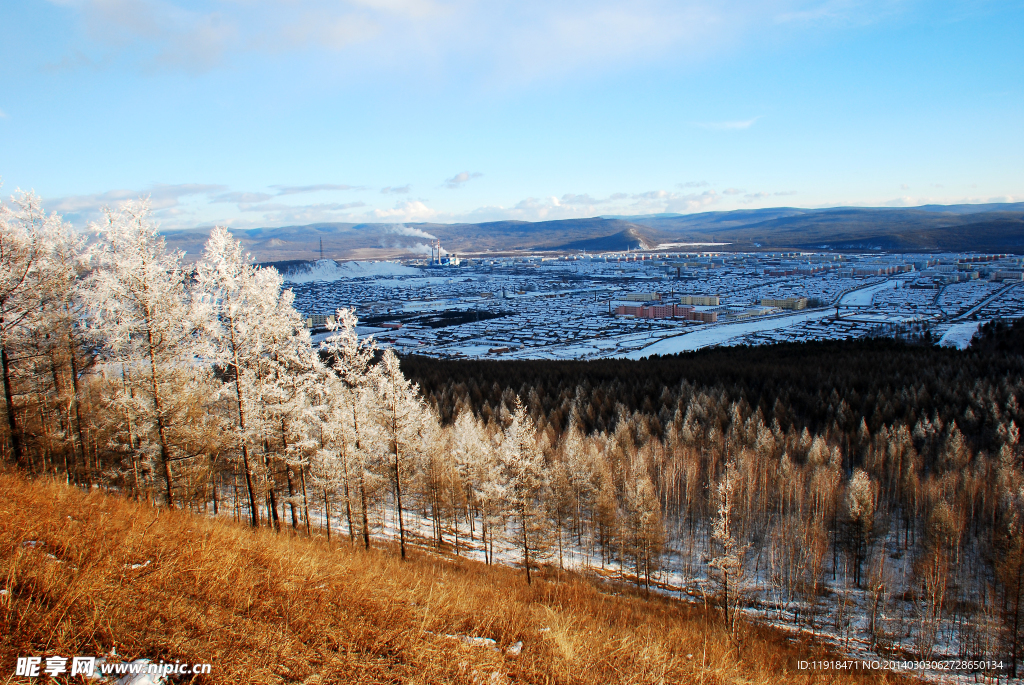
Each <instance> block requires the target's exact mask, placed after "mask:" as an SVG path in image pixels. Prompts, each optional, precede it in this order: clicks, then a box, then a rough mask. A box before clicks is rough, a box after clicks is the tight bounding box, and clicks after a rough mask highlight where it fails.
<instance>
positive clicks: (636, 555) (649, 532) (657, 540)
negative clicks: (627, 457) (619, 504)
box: [624, 460, 665, 592]
mask: <svg viewBox="0 0 1024 685" xmlns="http://www.w3.org/2000/svg"><path fill="white" fill-rule="evenodd" d="M637 462H639V460H637ZM630 471H631V474H630V478H629V480H628V482H627V483H626V492H625V510H626V520H625V525H624V528H625V530H624V537H625V538H626V552H627V554H628V555H629V556H630V557H631V558H632V560H633V568H634V570H635V572H636V583H637V585H640V582H641V579H642V580H643V582H644V587H645V589H646V591H647V592H650V589H651V573H652V572H654V571H657V570H658V568H659V566H660V561H661V554H662V546H663V545H664V543H665V527H664V524H663V522H662V514H661V505H660V503H659V502H658V496H657V494H656V493H655V490H654V483H653V482H652V481H651V478H650V475H648V473H647V469H646V468H644V466H643V464H641V463H634V464H633V467H632V468H631V469H630Z"/></svg>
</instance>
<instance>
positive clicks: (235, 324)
mask: <svg viewBox="0 0 1024 685" xmlns="http://www.w3.org/2000/svg"><path fill="white" fill-rule="evenodd" d="M196 276H197V281H198V285H199V291H200V293H201V298H200V299H201V309H202V312H203V314H204V316H203V325H204V328H205V331H204V332H205V334H206V337H207V340H208V341H209V344H210V346H209V348H208V349H207V350H205V352H206V355H207V356H208V358H209V359H210V360H211V361H212V362H214V363H215V364H218V365H219V366H221V367H222V368H224V369H226V370H228V372H229V376H230V378H231V381H230V385H231V391H230V394H231V396H232V399H233V400H234V405H235V407H234V408H235V426H236V430H234V431H233V432H234V434H235V436H236V440H237V443H238V450H239V453H240V455H241V462H242V472H243V474H244V475H245V486H246V494H247V496H248V499H249V516H250V521H251V523H252V525H253V527H256V526H258V525H259V509H258V508H257V506H256V490H255V484H254V482H253V466H252V460H251V459H250V445H251V444H254V443H258V440H259V431H258V430H253V425H252V424H253V420H252V418H251V415H253V414H257V413H258V409H257V407H259V406H260V404H261V402H260V399H261V398H260V390H261V389H262V378H261V368H260V366H261V362H262V360H261V357H262V356H263V355H264V353H265V349H266V346H265V345H264V332H263V326H262V324H263V323H264V321H263V320H264V319H265V318H267V313H268V312H272V311H273V308H274V303H275V302H276V299H277V292H276V290H279V289H280V284H279V282H276V281H275V280H274V278H273V275H272V274H271V273H270V272H267V273H263V272H262V270H261V269H259V268H257V267H256V266H254V265H253V264H252V263H251V259H250V258H249V256H248V255H246V254H245V253H243V252H242V245H241V243H240V242H239V241H236V240H234V239H233V238H232V236H231V234H230V233H229V232H228V231H227V229H224V228H221V227H217V228H214V229H213V231H212V232H211V233H210V239H209V240H208V241H207V243H206V250H205V251H204V253H203V259H202V260H201V261H200V262H199V264H198V265H197V270H196Z"/></svg>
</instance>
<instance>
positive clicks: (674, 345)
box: [617, 309, 835, 359]
mask: <svg viewBox="0 0 1024 685" xmlns="http://www.w3.org/2000/svg"><path fill="white" fill-rule="evenodd" d="M834 315H835V310H834V309H825V310H821V309H816V310H814V311H811V312H799V313H796V314H790V315H788V316H776V317H773V318H770V319H758V320H756V321H743V322H737V323H725V324H718V325H714V326H708V327H707V328H700V329H698V330H695V331H693V332H692V333H683V334H682V335H676V336H673V337H671V338H663V339H661V340H659V341H658V342H656V343H652V344H650V345H648V346H647V347H644V348H642V349H639V350H634V351H632V352H627V353H626V354H623V355H621V356H622V357H624V358H626V359H640V358H641V357H649V356H651V355H655V354H676V353H677V352H692V351H694V350H699V349H701V348H704V347H711V346H713V345H723V344H725V343H728V342H729V341H730V340H732V339H733V338H740V337H742V336H744V335H749V334H750V333H761V332H763V331H774V330H778V329H780V328H788V327H789V326H794V325H796V324H801V323H804V322H806V321H811V320H815V319H824V318H826V317H829V316H834ZM617 356H619V355H617Z"/></svg>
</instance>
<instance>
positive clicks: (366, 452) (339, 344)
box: [320, 309, 380, 549]
mask: <svg viewBox="0 0 1024 685" xmlns="http://www.w3.org/2000/svg"><path fill="white" fill-rule="evenodd" d="M356 323H357V319H356V315H355V312H354V311H352V310H351V309H338V310H337V312H336V316H335V319H334V321H331V322H329V323H328V329H329V330H330V331H331V335H330V336H328V337H327V339H326V340H324V341H323V342H322V343H321V344H320V351H321V352H322V353H323V354H324V355H326V358H327V362H326V363H327V366H328V367H329V368H330V369H331V370H332V371H333V372H334V374H335V375H336V377H337V378H338V379H339V380H340V382H341V388H339V390H342V389H343V391H340V392H334V393H331V394H330V396H329V397H328V403H329V404H328V411H329V413H330V419H331V420H330V421H329V423H328V425H329V426H330V437H331V440H332V445H333V449H334V450H335V453H336V454H337V455H338V458H339V466H340V467H341V469H342V471H343V479H344V484H345V485H344V487H345V497H346V515H347V517H348V519H349V534H350V535H351V534H352V525H351V524H352V512H351V500H352V497H351V493H350V489H349V488H350V482H351V481H352V480H353V479H354V480H355V483H354V486H355V487H356V489H357V491H358V492H357V495H358V501H359V517H360V523H361V526H360V534H361V537H362V539H363V546H364V547H365V548H366V549H369V548H370V514H369V506H370V499H371V491H373V490H375V489H376V488H374V487H373V485H374V484H373V482H372V481H373V480H374V479H375V469H373V466H374V461H375V459H374V458H375V456H376V454H377V452H379V450H378V449H377V448H376V442H377V440H376V437H377V432H376V429H377V427H378V424H377V422H375V421H373V411H372V410H373V409H374V408H375V406H376V405H375V396H376V393H375V390H376V388H377V386H378V382H379V380H380V379H379V375H380V368H379V367H378V365H375V364H373V358H374V355H375V354H376V351H377V346H376V343H375V342H374V340H373V338H371V337H366V338H360V337H359V335H358V333H357V332H356Z"/></svg>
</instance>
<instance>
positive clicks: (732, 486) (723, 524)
mask: <svg viewBox="0 0 1024 685" xmlns="http://www.w3.org/2000/svg"><path fill="white" fill-rule="evenodd" d="M739 478H740V476H739V472H738V471H737V469H736V464H735V462H733V461H731V460H730V461H728V462H727V463H726V465H725V471H724V472H723V474H722V477H721V478H720V479H719V480H718V483H716V484H715V486H714V490H715V500H716V507H715V518H714V523H713V528H712V538H713V539H714V541H715V543H717V545H718V553H717V554H715V555H714V556H713V557H712V559H711V561H710V562H708V566H710V567H711V568H713V569H717V570H718V572H719V573H720V574H721V579H722V595H723V604H724V606H725V622H726V623H727V624H728V625H729V629H730V632H732V631H734V630H735V628H736V625H737V623H736V622H737V616H736V607H734V606H733V604H736V597H738V594H739V593H738V592H737V589H736V587H735V586H736V582H737V580H738V579H739V578H740V577H741V576H742V575H743V555H744V553H745V552H746V546H745V545H743V544H741V543H740V541H739V539H738V538H737V535H736V532H735V530H734V526H733V509H735V508H736V491H737V487H738V485H739V484H738V481H739ZM730 580H731V581H732V583H733V587H732V590H731V592H732V595H730V594H729V593H730V587H729V582H730ZM737 606H738V605H737Z"/></svg>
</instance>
